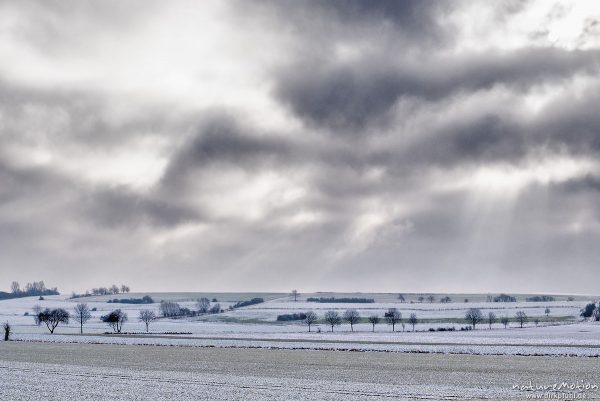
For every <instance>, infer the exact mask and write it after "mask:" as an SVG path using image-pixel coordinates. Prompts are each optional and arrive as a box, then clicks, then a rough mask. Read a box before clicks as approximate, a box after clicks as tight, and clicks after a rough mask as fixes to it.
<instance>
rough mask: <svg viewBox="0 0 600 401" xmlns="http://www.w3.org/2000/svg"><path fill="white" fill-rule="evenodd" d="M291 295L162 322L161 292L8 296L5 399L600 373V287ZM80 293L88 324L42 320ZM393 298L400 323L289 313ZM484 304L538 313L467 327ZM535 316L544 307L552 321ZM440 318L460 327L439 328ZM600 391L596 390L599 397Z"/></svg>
mask: <svg viewBox="0 0 600 401" xmlns="http://www.w3.org/2000/svg"><path fill="white" fill-rule="evenodd" d="M141 295H143V294H140V295H139V296H141ZM155 295H156V294H155ZM158 295H160V294H158ZM220 295H221V299H220V303H221V306H222V307H223V308H225V309H227V307H228V306H229V305H231V304H232V303H234V302H236V301H237V300H244V299H249V297H251V296H252V295H253V294H237V295H235V294H234V295H232V294H229V295H227V294H220ZM279 295H280V296H279ZM279 295H277V294H271V295H270V296H269V297H268V298H266V302H264V303H261V304H257V305H252V306H248V307H244V308H239V309H235V310H233V311H227V312H224V313H220V314H216V315H209V316H207V315H204V316H200V317H188V318H180V319H162V318H161V319H158V320H156V321H154V322H152V323H151V325H150V333H149V334H145V333H143V332H144V331H145V326H144V324H143V323H141V322H139V321H137V317H138V314H139V312H140V311H141V310H145V309H150V310H154V311H156V312H158V304H157V303H155V304H149V305H132V304H119V303H117V304H115V303H108V302H106V301H107V299H110V298H115V297H114V296H112V297H96V298H91V297H90V298H84V299H68V297H66V296H62V295H60V296H49V297H46V299H44V300H39V299H38V298H37V297H29V298H20V299H12V300H4V301H0V322H4V321H8V322H10V324H11V325H12V327H13V330H14V332H13V334H12V340H15V341H11V342H8V343H6V342H0V372H1V373H0V374H1V375H2V384H1V385H0V398H2V399H10V400H30V399H41V398H39V397H40V395H41V394H42V395H43V396H44V399H53V400H54V399H56V400H62V399H73V398H75V399H78V400H79V399H81V400H104V399H111V400H146V399H156V400H171V399H249V400H262V399H289V400H294V399H298V400H300V399H323V400H337V399H341V398H343V399H360V400H363V399H365V400H366V399H372V398H377V399H382V398H392V399H413V398H419V399H436V400H437V399H440V400H441V399H473V398H477V399H524V398H525V397H524V396H525V394H526V393H524V392H523V391H517V390H514V389H513V388H512V384H513V383H521V384H527V383H525V382H523V381H524V380H535V381H538V382H540V383H541V384H548V383H552V382H555V381H558V380H570V381H578V380H587V381H588V382H590V383H592V384H596V385H597V384H599V383H596V382H595V381H594V380H596V376H595V373H594V372H596V371H597V361H598V357H600V324H598V323H594V322H584V321H581V319H580V318H579V317H578V315H579V312H580V309H581V308H582V307H583V306H584V305H585V304H586V303H587V302H589V301H593V300H594V298H593V297H590V298H589V299H586V298H584V297H580V298H577V299H576V300H574V301H566V297H563V298H564V299H558V300H557V301H554V302H545V303H533V302H516V303H505V304H504V303H490V302H484V300H485V298H484V297H483V296H480V297H479V298H476V297H475V296H473V295H471V297H472V298H473V299H475V300H477V302H475V301H474V302H469V303H464V302H456V303H436V302H434V303H420V302H413V303H410V302H405V303H400V302H398V301H397V300H396V299H395V298H394V297H393V296H392V295H391V294H384V295H382V296H379V295H377V296H375V297H374V298H375V299H376V302H374V303H369V304H358V303H357V304H339V303H330V304H323V303H314V302H306V299H305V297H302V298H301V299H300V300H298V301H297V302H295V301H294V300H293V299H292V298H291V297H289V296H286V295H282V294H279ZM350 295H355V294H350ZM129 296H136V297H139V296H137V295H133V294H132V295H129ZM194 296H195V295H194V294H192V295H190V294H185V295H180V296H178V295H177V294H174V293H172V294H167V295H165V296H163V298H162V299H170V300H178V302H179V303H180V305H181V306H184V307H188V308H191V309H193V308H194V307H195V305H194V304H195V303H194V298H193V297H194ZM336 296H337V295H336ZM116 298H124V296H117V297H116ZM461 298H462V297H461ZM157 299H161V298H158V297H157ZM78 302H85V303H87V304H88V306H89V308H93V309H94V311H93V312H92V319H91V320H90V321H89V322H88V323H87V324H86V325H85V326H84V334H83V335H81V334H79V327H78V326H77V324H76V323H75V322H74V321H71V322H70V323H69V324H68V325H61V326H59V327H58V328H57V329H56V331H55V333H54V334H50V333H49V332H48V330H47V329H46V327H45V326H43V325H42V326H36V325H35V324H34V320H33V317H32V316H31V314H32V313H33V308H34V306H36V305H39V306H40V307H42V308H46V307H47V308H64V309H66V310H67V311H72V310H73V307H74V306H75V305H76V304H77V303H78ZM391 307H395V308H398V309H399V310H400V311H401V313H402V315H403V321H402V323H404V327H403V325H402V323H400V324H397V325H396V332H392V330H391V326H389V325H387V324H385V321H384V320H383V319H382V322H381V323H380V324H378V325H377V326H376V327H375V332H373V328H372V326H371V325H370V324H368V323H366V322H365V321H364V320H363V321H362V322H361V323H358V324H355V325H354V331H351V329H350V326H349V325H348V324H347V323H343V324H342V325H341V326H337V327H335V330H334V332H330V327H329V326H327V325H326V324H325V323H324V322H323V321H319V322H318V323H317V324H315V325H314V326H313V327H312V332H310V333H309V332H308V330H307V327H306V326H305V325H303V324H302V323H301V322H277V321H276V317H277V315H278V314H283V313H288V314H289V313H299V312H306V311H308V310H313V311H315V312H317V313H318V314H319V315H320V316H322V315H323V314H324V312H325V311H326V310H335V311H337V312H338V313H340V315H341V314H343V312H344V311H345V310H346V309H350V308H352V309H356V310H358V311H359V313H360V314H361V316H363V317H367V316H369V315H371V314H374V313H375V314H378V315H379V316H381V317H383V313H384V312H385V311H386V310H387V309H388V308H391ZM473 307H477V308H480V309H481V310H482V312H483V314H484V315H487V313H488V312H489V311H493V312H494V313H495V314H496V316H498V317H502V316H508V317H514V314H515V312H516V311H517V310H523V311H525V312H526V313H527V315H528V316H529V322H528V323H526V325H525V327H524V328H519V327H518V324H517V323H516V322H514V321H511V322H510V324H509V328H507V329H505V328H504V326H503V325H501V324H499V323H495V324H493V325H492V328H491V329H490V328H489V327H488V325H487V324H485V323H484V322H482V323H480V324H479V325H478V326H477V329H476V330H469V331H461V330H460V328H461V327H464V326H467V323H466V322H464V321H463V318H464V314H465V311H466V310H467V309H468V308H473ZM116 308H120V309H122V310H123V311H124V312H126V313H127V314H128V316H129V321H128V322H126V323H125V325H124V328H123V330H124V331H125V332H127V334H121V335H114V334H111V335H106V334H104V333H105V332H107V331H110V329H109V327H107V326H106V325H105V324H104V323H102V322H101V321H100V316H102V315H105V314H107V313H108V312H109V311H111V310H113V309H116ZM546 308H549V309H550V314H549V316H546V314H545V310H546ZM411 313H416V314H417V316H418V318H419V319H420V322H419V323H418V324H417V325H416V327H415V329H416V330H415V331H414V332H413V331H412V326H411V325H409V324H408V323H407V318H408V316H409V315H410V314H411ZM26 314H30V315H29V316H26ZM535 319H539V320H540V322H539V325H538V326H536V325H535V324H534V323H533V321H534V320H535ZM440 327H444V328H454V329H455V331H429V329H430V328H433V329H437V328H440ZM167 332H177V333H184V334H165V333H167ZM567 356H568V357H569V358H566V357H567ZM224 361H225V362H224ZM215 366H216V367H215ZM282 372H284V373H282ZM57 380H58V381H61V380H68V381H69V382H70V383H71V384H70V385H69V386H68V390H64V389H62V388H60V386H59V387H56V386H54V385H53V383H56V382H57ZM386 380H387V381H386ZM107 389H108V390H107ZM217 389H218V391H217ZM74 395H75V397H73V396H74ZM597 395H599V394H598V392H597V391H596V392H588V393H586V398H587V399H594V397H595V396H597Z"/></svg>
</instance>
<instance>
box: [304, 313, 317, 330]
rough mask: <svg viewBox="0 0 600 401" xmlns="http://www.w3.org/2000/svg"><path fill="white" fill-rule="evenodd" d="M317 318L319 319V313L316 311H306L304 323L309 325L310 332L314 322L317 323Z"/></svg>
mask: <svg viewBox="0 0 600 401" xmlns="http://www.w3.org/2000/svg"><path fill="white" fill-rule="evenodd" d="M317 320H319V317H318V316H317V314H316V313H315V312H313V311H311V310H310V311H308V312H306V313H305V317H304V324H305V325H307V326H308V332H309V333H310V326H312V325H313V324H314V323H316V322H317Z"/></svg>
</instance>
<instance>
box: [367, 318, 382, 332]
mask: <svg viewBox="0 0 600 401" xmlns="http://www.w3.org/2000/svg"><path fill="white" fill-rule="evenodd" d="M380 321H381V319H380V318H379V316H377V315H371V316H369V323H371V324H372V325H373V333H375V325H376V324H379V322H380Z"/></svg>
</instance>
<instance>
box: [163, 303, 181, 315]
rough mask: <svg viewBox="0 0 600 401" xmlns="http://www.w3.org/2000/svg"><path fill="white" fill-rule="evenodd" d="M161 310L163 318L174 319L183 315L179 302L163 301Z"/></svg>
mask: <svg viewBox="0 0 600 401" xmlns="http://www.w3.org/2000/svg"><path fill="white" fill-rule="evenodd" d="M159 308H160V313H161V315H162V316H163V317H173V316H179V315H180V314H181V307H180V306H179V304H178V303H177V302H172V301H165V300H162V301H160V306H159Z"/></svg>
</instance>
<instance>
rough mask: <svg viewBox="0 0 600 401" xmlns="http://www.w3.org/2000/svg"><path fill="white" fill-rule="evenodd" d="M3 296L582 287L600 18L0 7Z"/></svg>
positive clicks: (595, 168) (523, 8) (230, 7)
mask: <svg viewBox="0 0 600 401" xmlns="http://www.w3.org/2000/svg"><path fill="white" fill-rule="evenodd" d="M0 60H2V61H1V62H0V290H4V291H6V290H8V288H9V286H10V283H11V281H13V280H17V281H20V282H21V283H25V282H27V281H33V280H35V281H38V280H44V281H45V282H46V285H47V286H57V287H59V290H62V291H65V292H67V291H68V292H70V291H72V290H75V291H83V290H85V289H90V288H92V287H98V286H108V285H110V284H112V283H116V284H121V283H125V284H128V285H129V286H130V287H131V288H132V290H133V291H289V290H291V289H293V288H296V289H298V290H299V291H300V292H303V291H304V292H308V291H329V290H331V291H363V292H375V291H379V292H501V291H503V292H548V293H597V292H598V281H597V272H598V268H600V159H599V157H598V156H599V154H600V107H599V105H600V2H596V1H578V2H575V1H573V2H552V1H495V2H487V1H439V2H438V1H419V0H414V1H410V0H407V1H401V2H397V1H386V0H383V1H377V2H373V1H367V0H365V1H357V0H338V1H325V0H323V1H320V0H313V1H294V0H273V1H269V0H259V1H251V2H249V1H235V0H232V1H221V0H214V1H213V0H207V1H202V2H197V1H180V0H174V1H168V2H165V1H153V0H144V1H141V0H140V1H122V0H107V1H102V2H92V1H54V0H44V1H41V0H40V1H33V0H25V1H0Z"/></svg>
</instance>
